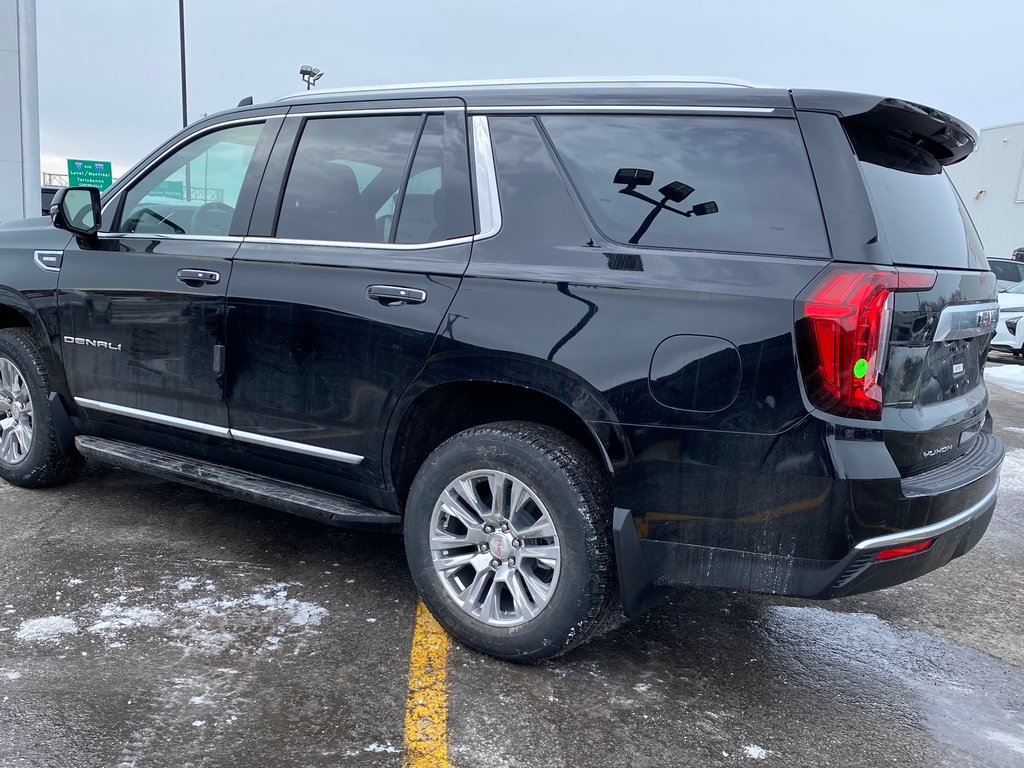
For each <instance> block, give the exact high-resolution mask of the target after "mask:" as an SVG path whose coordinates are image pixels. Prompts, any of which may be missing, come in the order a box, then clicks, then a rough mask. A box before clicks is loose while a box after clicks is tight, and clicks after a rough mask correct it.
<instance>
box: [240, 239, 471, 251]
mask: <svg viewBox="0 0 1024 768" xmlns="http://www.w3.org/2000/svg"><path fill="white" fill-rule="evenodd" d="M474 238H475V236H474V235H465V236H463V237H453V238H452V239H451V240H435V241H432V242H429V243H360V242H351V241H347V240H303V239H301V238H291V237H266V236H263V235H250V236H248V237H245V238H242V240H243V242H245V243H253V244H255V243H267V244H277V245H313V246H321V247H328V248H363V249H366V250H372V251H375V250H385V251H423V250H429V249H432V248H443V247H445V246H446V245H462V244H464V243H471V242H473V240H474Z"/></svg>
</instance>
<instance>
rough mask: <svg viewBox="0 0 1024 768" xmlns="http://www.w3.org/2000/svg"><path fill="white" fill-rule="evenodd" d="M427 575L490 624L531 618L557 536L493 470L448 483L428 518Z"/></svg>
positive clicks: (545, 590)
mask: <svg viewBox="0 0 1024 768" xmlns="http://www.w3.org/2000/svg"><path fill="white" fill-rule="evenodd" d="M430 534H431V535H430V550H431V556H432V557H433V565H434V571H435V572H436V573H437V576H438V578H439V579H440V580H441V584H442V585H443V586H444V588H445V591H447V593H448V596H449V597H450V598H451V599H452V600H453V601H454V602H455V603H456V604H458V605H459V607H460V608H462V610H463V611H465V612H466V613H467V614H469V615H470V616H472V617H474V618H476V619H478V620H479V621H482V622H483V623H484V624H486V625H488V626H492V627H514V626H517V625H519V624H523V623H525V622H527V621H529V620H530V619H532V618H534V617H536V616H537V615H538V614H539V613H540V612H541V611H543V610H544V609H545V608H546V607H547V605H548V603H549V602H550V601H551V595H552V594H553V593H554V591H555V589H556V588H557V587H558V572H559V566H560V564H561V562H562V551H561V549H560V546H559V537H558V533H557V532H556V530H555V524H554V523H553V522H552V520H551V515H550V514H549V513H548V511H547V508H546V507H545V506H544V502H542V501H541V500H540V499H539V498H538V496H537V494H536V493H535V492H534V491H533V490H532V489H531V488H530V487H529V486H527V485H526V483H524V482H523V481H522V480H519V479H518V478H516V477H513V476H512V475H509V474H507V473H505V472H499V471H497V470H477V471H474V472H467V473H466V474H464V475H462V476H460V477H459V478H457V479H456V480H455V481H454V482H452V483H450V484H449V485H448V487H447V488H445V490H444V492H443V493H442V494H441V497H440V498H439V499H438V500H437V503H436V504H435V505H434V511H433V514H432V515H431V517H430Z"/></svg>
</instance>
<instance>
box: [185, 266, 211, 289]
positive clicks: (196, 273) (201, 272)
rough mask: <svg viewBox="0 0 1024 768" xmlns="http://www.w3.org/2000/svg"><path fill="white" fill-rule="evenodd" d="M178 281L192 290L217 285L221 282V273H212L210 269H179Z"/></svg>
mask: <svg viewBox="0 0 1024 768" xmlns="http://www.w3.org/2000/svg"><path fill="white" fill-rule="evenodd" d="M178 280H180V281H181V282H183V283H184V284H185V285H187V286H189V287H191V288H198V287H199V286H201V285H216V284H217V283H219V282H220V272H211V271H210V270H208V269H179V270H178Z"/></svg>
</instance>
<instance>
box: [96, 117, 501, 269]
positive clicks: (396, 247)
mask: <svg viewBox="0 0 1024 768" xmlns="http://www.w3.org/2000/svg"><path fill="white" fill-rule="evenodd" d="M452 111H454V112H465V107H451V106H445V107H431V106H420V107H414V106H408V107H406V106H402V107H392V108H380V109H359V108H353V109H340V110H339V109H330V110H320V111H310V112H292V113H290V114H289V113H288V112H281V113H274V114H270V115H258V116H253V117H247V118H239V119H237V120H227V121H224V122H222V123H217V124H215V125H211V126H209V127H207V128H205V129H203V130H202V131H197V132H196V133H193V134H189V135H188V136H186V137H184V138H182V139H181V140H180V141H177V142H175V143H174V144H173V145H171V146H170V147H168V148H167V150H166V151H164V152H162V153H161V154H160V155H159V156H158V157H156V158H154V160H153V161H152V162H150V163H148V164H147V165H146V167H145V168H142V169H141V170H139V172H138V173H136V174H135V177H134V178H133V179H132V180H131V182H130V183H129V184H128V185H127V186H125V187H124V188H123V189H121V190H119V191H118V192H117V194H116V195H114V196H113V197H111V198H110V199H109V200H108V201H107V202H106V203H105V204H104V206H103V209H102V212H103V213H106V211H107V209H108V208H109V207H110V205H111V204H112V203H113V202H114V200H115V199H117V198H119V197H120V196H121V195H123V194H126V193H127V192H128V191H129V190H131V189H132V187H134V186H135V185H136V184H137V183H138V182H139V180H140V179H141V178H142V177H143V176H145V175H146V174H147V173H149V171H150V170H152V169H153V168H154V167H155V166H156V165H159V164H160V163H161V162H163V160H165V159H166V158H167V157H168V156H170V155H171V154H172V153H173V152H175V151H176V150H177V149H178V148H179V147H181V146H182V145H184V144H186V143H188V142H191V141H193V140H195V139H198V138H200V137H202V136H205V135H207V134H209V133H213V132H214V131H217V130H219V129H221V128H224V127H228V126H232V125H242V124H251V123H260V122H266V121H267V120H270V119H273V118H276V117H300V118H307V117H343V116H346V115H377V114H418V115H422V114H439V113H442V112H452ZM472 123H473V127H472V133H473V149H472V153H473V161H474V164H475V168H476V173H477V188H476V201H477V206H478V208H479V210H480V223H481V231H480V233H479V234H476V235H464V236H462V237H455V238H452V239H451V240H434V241H430V242H427V243H370V242H353V241H348V240H307V239H302V238H279V237H266V236H253V235H248V236H245V237H241V236H237V235H188V234H186V235H177V234H170V233H168V234H146V233H140V232H99V233H98V237H99V238H100V239H102V240H115V239H121V238H128V239H134V240H185V241H196V242H204V241H205V242H225V243H239V244H242V243H277V244H280V245H300V246H321V247H336V248H364V249H369V250H393V251H418V250H431V249H435V248H444V247H446V246H449V245H464V244H466V243H472V242H473V241H474V240H484V239H487V238H488V237H493V236H494V235H496V234H498V232H499V231H500V230H501V209H500V207H499V201H498V185H497V177H496V175H495V171H494V155H493V151H492V148H491V141H490V131H489V130H488V127H487V118H486V117H473V118H472ZM481 182H483V183H481Z"/></svg>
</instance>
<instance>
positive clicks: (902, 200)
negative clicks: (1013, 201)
mask: <svg viewBox="0 0 1024 768" xmlns="http://www.w3.org/2000/svg"><path fill="white" fill-rule="evenodd" d="M847 133H848V134H849V136H850V139H851V141H852V142H853V146H854V149H855V150H856V152H857V157H858V159H859V160H860V169H861V174H862V175H863V176H864V184H865V186H866V187H867V190H868V197H869V198H870V199H871V207H872V209H873V210H874V213H875V221H876V222H877V223H878V230H879V234H880V235H881V236H882V237H883V238H885V241H886V242H887V243H888V246H889V252H890V255H891V257H892V261H893V264H908V265H911V266H925V267H952V268H955V269H987V268H988V265H987V263H986V261H985V255H984V252H983V250H982V245H981V240H980V238H979V237H978V233H977V231H976V230H975V229H974V225H973V224H972V223H971V219H970V216H969V215H968V213H967V210H966V209H965V208H964V206H963V203H962V202H961V201H960V197H959V196H958V195H957V193H956V190H955V189H954V188H953V184H952V182H951V181H950V180H949V177H948V176H947V175H946V174H945V172H944V171H943V169H942V166H941V165H940V164H939V161H938V160H936V159H935V157H933V156H932V155H931V154H929V153H928V152H926V151H925V150H924V149H921V148H920V147H917V146H915V145H913V144H910V143H908V142H905V141H902V140H901V139H899V138H897V137H895V136H893V135H891V134H889V133H885V132H882V131H878V130H874V129H869V128H863V127H860V126H856V125H848V126H847ZM1001 279H1004V278H1001Z"/></svg>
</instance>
